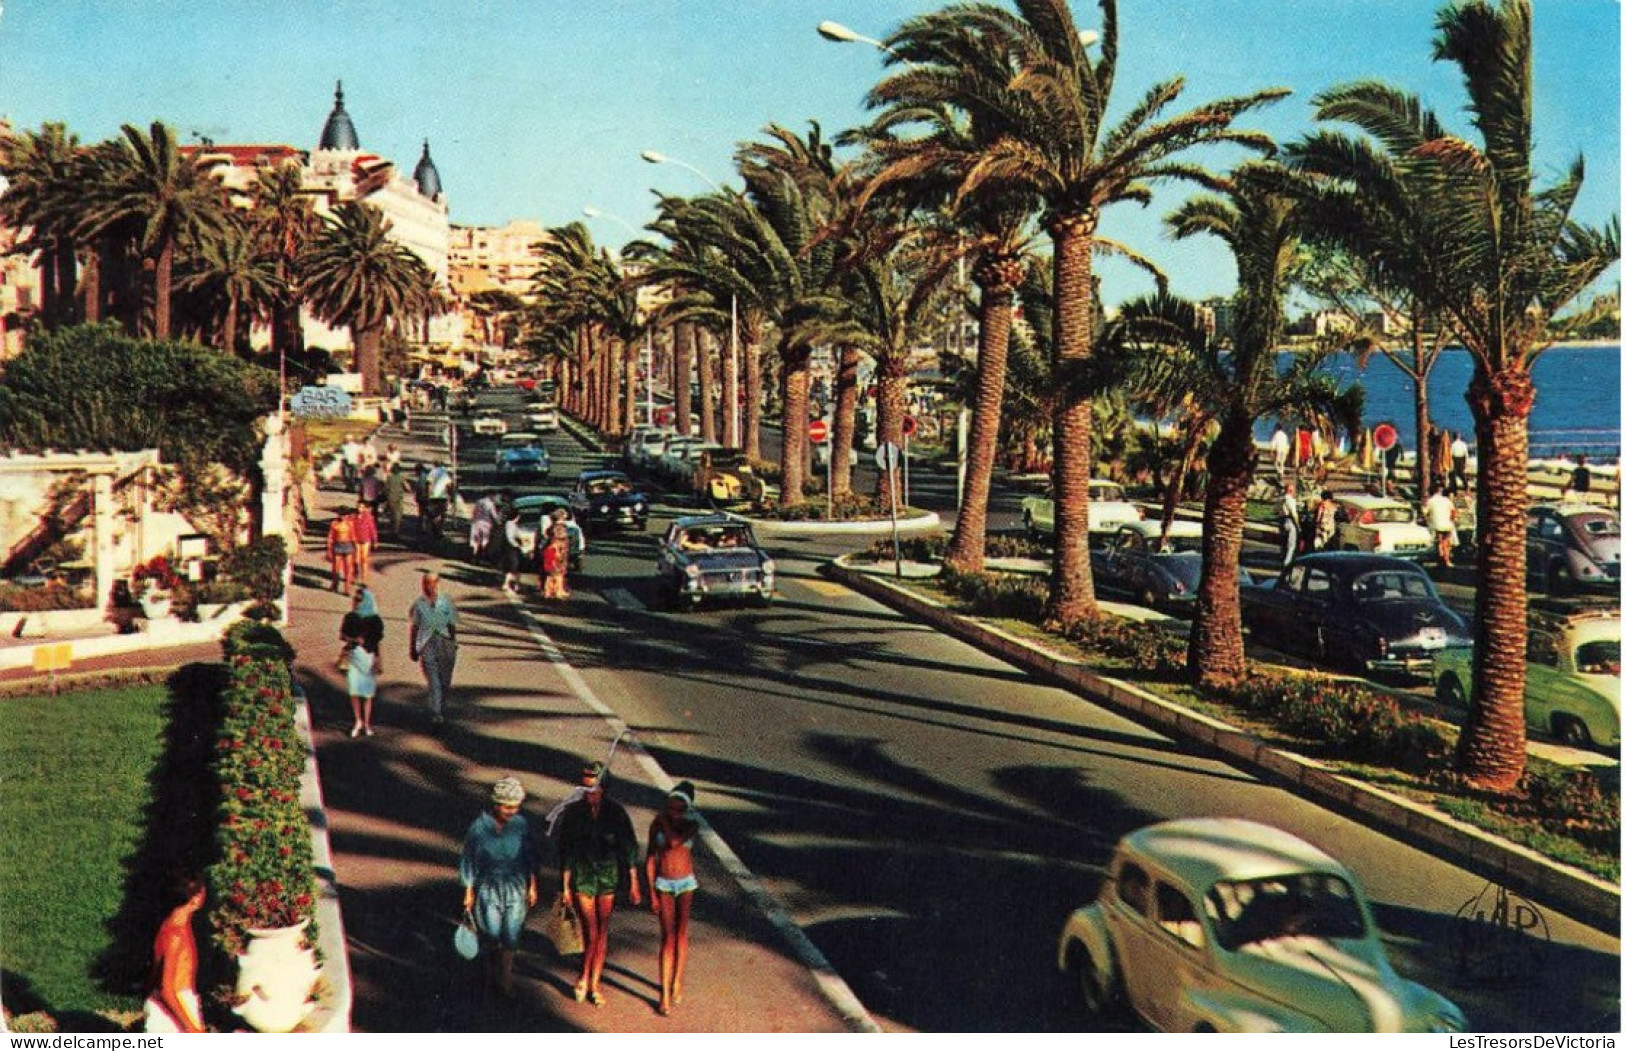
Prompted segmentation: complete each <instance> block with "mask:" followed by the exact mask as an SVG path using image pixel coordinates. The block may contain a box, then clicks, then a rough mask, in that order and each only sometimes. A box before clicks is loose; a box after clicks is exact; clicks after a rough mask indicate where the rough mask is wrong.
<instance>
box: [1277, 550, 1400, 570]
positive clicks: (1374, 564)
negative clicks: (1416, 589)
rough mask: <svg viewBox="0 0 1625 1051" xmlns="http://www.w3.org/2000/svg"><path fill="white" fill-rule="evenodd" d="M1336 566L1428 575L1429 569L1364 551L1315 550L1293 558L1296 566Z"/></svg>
mask: <svg viewBox="0 0 1625 1051" xmlns="http://www.w3.org/2000/svg"><path fill="white" fill-rule="evenodd" d="M1300 563H1301V564H1303V565H1306V566H1312V565H1324V566H1336V567H1338V568H1339V569H1342V570H1347V571H1349V572H1351V573H1365V572H1369V571H1370V570H1375V569H1400V570H1406V571H1408V572H1412V573H1420V574H1422V575H1423V576H1427V571H1426V570H1424V569H1423V568H1422V567H1421V566H1418V565H1417V564H1416V563H1415V562H1412V561H1411V560H1410V559H1406V558H1397V557H1395V556H1393V555H1373V554H1367V553H1366V552H1364V551H1314V552H1311V553H1310V554H1307V555H1299V556H1298V557H1297V558H1295V559H1293V560H1292V564H1293V565H1294V566H1296V565H1299V564H1300Z"/></svg>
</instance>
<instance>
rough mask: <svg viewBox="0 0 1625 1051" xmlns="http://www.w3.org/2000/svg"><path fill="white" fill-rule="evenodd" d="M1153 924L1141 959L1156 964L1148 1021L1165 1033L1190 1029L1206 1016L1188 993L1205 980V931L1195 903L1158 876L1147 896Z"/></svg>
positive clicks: (1208, 981) (1206, 966) (1196, 1000)
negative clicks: (1153, 1011)
mask: <svg viewBox="0 0 1625 1051" xmlns="http://www.w3.org/2000/svg"><path fill="white" fill-rule="evenodd" d="M1151 905H1152V917H1151V919H1152V923H1153V924H1154V927H1155V929H1154V930H1153V931H1152V932H1151V935H1150V937H1148V938H1147V939H1146V953H1145V960H1146V961H1147V962H1148V963H1149V964H1151V965H1152V966H1153V967H1154V968H1155V975H1156V977H1155V981H1156V984H1157V988H1156V992H1155V995H1153V996H1151V997H1150V998H1149V999H1148V1001H1147V1002H1148V1003H1150V1004H1155V1006H1156V1010H1157V1017H1155V1018H1151V1017H1149V1016H1147V1021H1150V1022H1151V1023H1152V1024H1153V1025H1155V1026H1156V1027H1157V1028H1158V1029H1161V1030H1163V1031H1164V1032H1169V1033H1189V1032H1192V1031H1194V1030H1195V1029H1196V1027H1197V1026H1198V1025H1199V1024H1201V1023H1203V1022H1207V1021H1209V1019H1208V1018H1207V1017H1206V1016H1205V1015H1199V1014H1197V1013H1196V1011H1194V1010H1193V1006H1194V1005H1195V1004H1196V1003H1197V1002H1198V998H1197V997H1195V996H1193V995H1192V994H1193V993H1196V992H1199V991H1201V990H1203V989H1205V988H1206V987H1207V986H1208V985H1209V984H1210V975H1209V968H1208V965H1207V960H1208V956H1207V954H1208V946H1207V932H1206V930H1205V929H1204V928H1203V926H1202V921H1201V920H1200V919H1198V918H1197V915H1196V907H1195V905H1194V903H1193V902H1192V901H1191V899H1190V898H1189V897H1188V896H1187V895H1186V893H1185V891H1184V890H1183V889H1182V888H1181V887H1179V886H1176V885H1174V884H1172V883H1168V882H1164V881H1163V880H1161V879H1158V880H1157V881H1156V883H1155V890H1154V891H1153V893H1152V897H1151Z"/></svg>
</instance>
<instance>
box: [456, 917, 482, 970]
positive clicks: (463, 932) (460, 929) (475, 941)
mask: <svg viewBox="0 0 1625 1051" xmlns="http://www.w3.org/2000/svg"><path fill="white" fill-rule="evenodd" d="M451 944H452V947H453V948H455V949H456V950H457V955H458V956H461V957H462V958H463V959H465V960H472V959H473V958H474V957H476V956H478V955H479V954H480V936H479V935H478V934H476V933H475V932H474V914H473V913H471V912H465V913H463V918H462V920H461V921H460V922H459V923H458V924H457V932H456V933H455V934H453V935H452V936H451Z"/></svg>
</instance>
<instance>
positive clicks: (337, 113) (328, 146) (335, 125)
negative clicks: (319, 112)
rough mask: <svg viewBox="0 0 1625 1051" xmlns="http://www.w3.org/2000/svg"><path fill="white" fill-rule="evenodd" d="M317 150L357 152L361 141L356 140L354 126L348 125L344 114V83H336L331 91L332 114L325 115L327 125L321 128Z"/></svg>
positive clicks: (348, 118)
mask: <svg viewBox="0 0 1625 1051" xmlns="http://www.w3.org/2000/svg"><path fill="white" fill-rule="evenodd" d="M317 148H318V149H323V150H359V149H360V148H361V140H360V139H358V138H356V134H355V125H354V124H352V123H350V115H349V114H348V113H346V112H344V81H342V80H341V81H339V82H338V87H337V88H336V89H334V91H333V112H332V113H329V114H328V115H327V123H326V124H325V125H324V126H323V127H322V142H321V145H320V146H319V147H317Z"/></svg>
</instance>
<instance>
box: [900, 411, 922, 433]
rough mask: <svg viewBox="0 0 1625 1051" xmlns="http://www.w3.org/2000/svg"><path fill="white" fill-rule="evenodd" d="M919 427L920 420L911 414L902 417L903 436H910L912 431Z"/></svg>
mask: <svg viewBox="0 0 1625 1051" xmlns="http://www.w3.org/2000/svg"><path fill="white" fill-rule="evenodd" d="M919 429H920V421H919V420H916V419H915V418H914V417H912V416H904V417H903V437H905V438H912V437H914V432H915V431H917V430H919Z"/></svg>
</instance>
